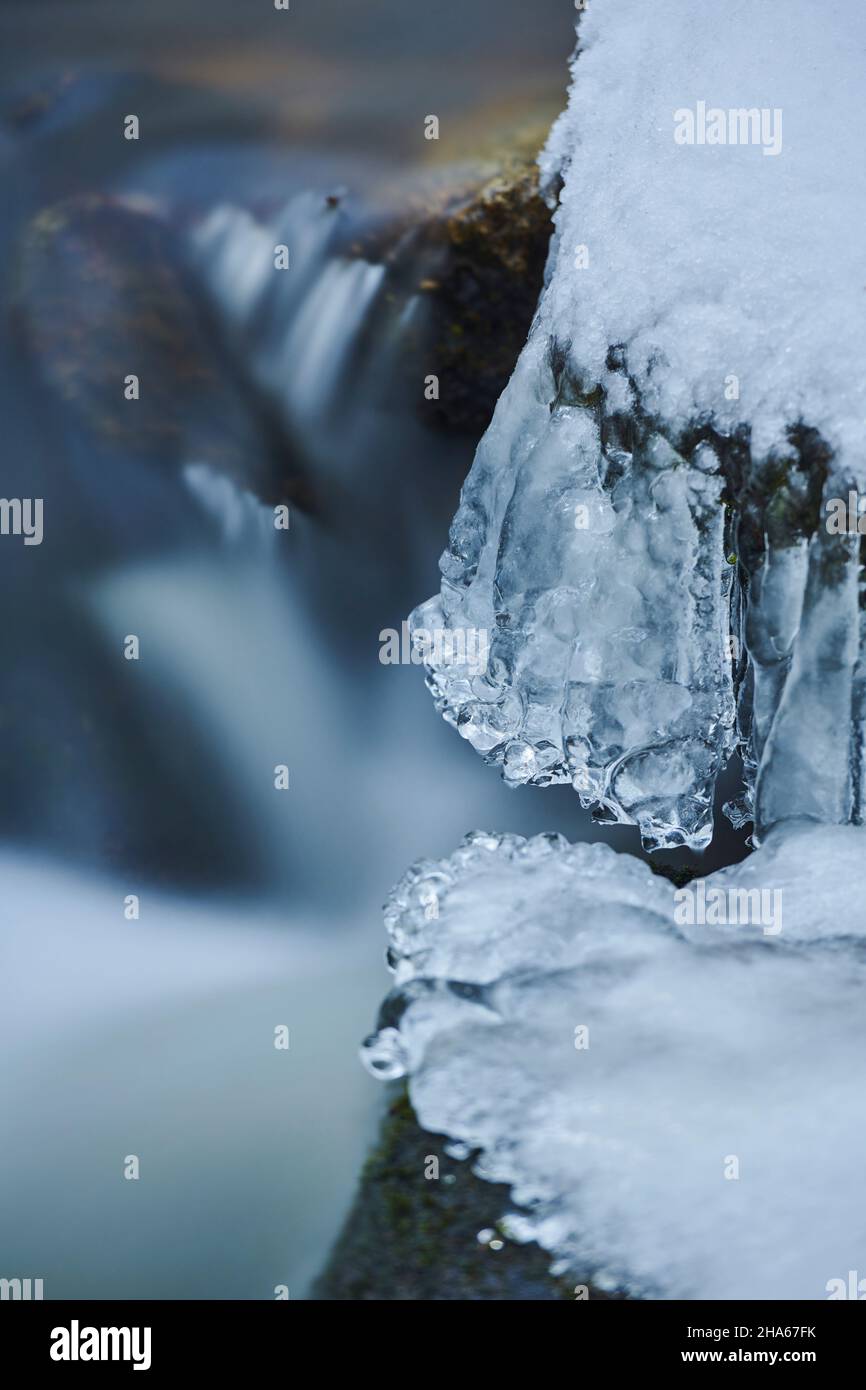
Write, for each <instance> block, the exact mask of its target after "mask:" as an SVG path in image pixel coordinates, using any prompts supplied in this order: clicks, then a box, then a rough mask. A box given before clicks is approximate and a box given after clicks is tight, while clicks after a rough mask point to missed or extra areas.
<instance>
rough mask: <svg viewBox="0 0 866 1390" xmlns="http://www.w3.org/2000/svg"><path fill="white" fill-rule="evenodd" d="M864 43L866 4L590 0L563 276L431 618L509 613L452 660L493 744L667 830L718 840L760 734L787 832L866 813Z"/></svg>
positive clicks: (754, 781) (441, 621)
mask: <svg viewBox="0 0 866 1390" xmlns="http://www.w3.org/2000/svg"><path fill="white" fill-rule="evenodd" d="M864 52H866V12H864V10H863V8H862V6H860V5H858V4H856V3H854V0H835V3H830V4H828V5H826V6H824V7H822V10H821V13H820V19H819V18H818V15H817V12H816V11H815V8H814V5H812V4H810V3H806V0H793V3H791V0H763V3H762V4H760V5H755V4H753V3H749V0H733V3H731V4H726V5H724V6H717V7H711V6H706V5H696V4H695V3H694V0H657V3H654V4H651V5H650V4H647V3H646V0H615V3H614V0H594V3H593V4H592V5H590V6H589V8H588V9H587V11H586V12H585V13H584V14H583V15H582V17H581V23H580V43H579V47H578V51H577V54H576V56H575V61H574V69H573V70H574V82H573V85H572V89H571V96H570V101H569V105H568V109H567V111H566V112H565V113H564V114H563V115H562V116H561V117H560V119H559V120H558V121H557V123H556V125H555V126H554V129H553V131H552V133H551V137H550V140H549V143H548V147H547V149H546V151H545V152H544V154H543V156H542V170H543V174H544V178H545V181H546V184H547V187H548V188H549V189H550V190H551V196H553V195H554V191H555V190H557V189H558V187H559V185H560V184H561V192H560V193H559V206H558V210H557V212H556V235H555V240H554V245H553V248H552V251H551V259H550V267H549V276H548V282H547V287H546V290H545V292H544V294H543V296H542V299H541V303H540V305H539V310H538V314H537V317H536V320H535V323H534V326H533V329H532V332H531V334H530V337H529V341H528V342H527V345H526V348H525V350H524V352H523V354H522V356H521V359H520V361H519V363H518V366H517V368H516V370H515V372H514V375H513V377H512V380H511V382H510V384H509V386H508V388H507V390H506V391H505V393H504V394H503V396H502V398H501V400H500V402H499V405H498V408H497V411H496V414H495V416H494V419H493V421H492V423H491V425H490V428H489V430H488V432H487V434H486V435H485V437H484V439H483V440H482V442H481V445H480V447H479V450H478V454H477V457H476V461H475V464H474V466H473V469H472V471H471V473H470V475H469V477H468V479H467V482H466V485H465V487H464V489H463V494H462V497H461V502H460V508H459V510H458V512H457V515H456V517H455V519H454V523H453V526H452V530H451V537H450V544H449V547H448V549H447V550H446V552H445V554H444V556H443V559H442V576H443V578H442V587H441V594H440V595H438V596H437V597H436V598H435V599H433V600H431V601H430V603H428V604H425V605H423V606H422V607H421V608H420V609H418V610H417V611H416V614H415V615H414V619H413V622H414V626H415V628H416V630H417V631H418V633H419V638H418V640H419V642H420V643H421V645H422V646H423V645H424V643H425V640H426V639H425V634H430V633H433V634H435V633H436V632H438V631H439V630H440V629H442V628H443V627H444V628H448V629H451V630H453V631H454V632H455V633H456V634H457V636H458V637H459V634H460V632H462V631H470V632H475V633H478V632H484V633H486V634H488V637H489V640H488V643H487V647H488V651H489V658H488V661H487V665H486V669H485V670H483V671H480V670H479V669H478V668H477V664H476V665H475V666H471V665H467V664H466V663H465V662H463V663H461V662H460V661H459V660H455V659H454V658H453V656H452V657H451V659H449V660H448V661H446V662H445V663H442V662H437V661H436V656H435V653H434V654H433V655H431V659H430V661H429V663H428V666H429V675H430V683H431V688H432V690H433V693H434V696H435V698H436V700H437V704H438V706H439V708H440V709H441V710H442V712H443V714H444V715H445V717H446V719H448V720H449V721H451V722H453V723H454V724H455V725H456V727H457V728H458V730H459V732H460V733H461V734H462V735H463V737H464V738H466V739H468V740H469V741H470V743H472V744H473V746H474V747H475V748H476V749H478V751H479V752H481V753H482V755H483V756H484V757H485V758H487V759H488V760H489V761H491V762H495V763H497V764H500V765H501V767H502V770H503V773H504V775H505V777H506V778H507V779H508V780H509V781H511V782H512V783H514V784H520V783H526V782H532V783H535V784H537V785H546V784H548V783H550V782H555V781H559V782H561V781H570V782H572V784H573V785H574V787H575V790H576V791H578V792H579V794H580V795H581V798H582V799H583V800H584V802H585V803H586V804H587V805H596V806H601V807H602V808H603V810H604V813H605V814H607V816H608V817H609V818H611V819H614V820H621V821H626V822H636V823H638V824H639V825H640V826H641V830H642V833H643V835H644V839H645V842H646V843H647V845H648V846H649V847H650V848H653V847H658V846H673V845H677V844H687V845H690V846H691V847H692V848H695V849H700V848H702V847H703V846H704V845H706V844H707V842H708V841H709V838H710V836H711V834H712V802H713V788H714V783H715V778H716V775H717V773H718V771H719V770H720V768H721V766H722V765H723V764H724V762H725V761H726V760H727V758H728V757H729V755H730V753H731V751H732V749H733V747H734V746H735V745H736V744H737V743H739V745H740V748H741V751H742V753H743V756H744V762H745V765H746V772H747V786H746V788H745V790H744V797H743V799H742V800H741V801H740V802H739V803H738V804H736V805H734V806H732V807H731V808H730V812H731V816H732V819H734V821H735V823H738V822H742V821H743V820H744V819H749V818H751V816H752V811H753V809H754V810H755V811H756V814H755V820H756V831H757V835H758V838H759V839H760V836H761V835H762V834H763V832H764V831H765V830H766V829H767V828H768V827H769V826H771V825H773V824H775V823H776V822H777V821H778V820H780V819H782V818H783V817H784V816H785V815H786V814H791V813H792V810H795V812H796V813H799V814H802V815H806V816H809V817H812V818H814V819H816V820H818V821H822V822H845V821H849V820H859V818H860V805H861V800H862V790H863V778H864V769H863V759H862V741H863V710H862V705H863V679H862V671H861V668H860V657H859V652H860V637H861V632H860V628H861V620H860V579H859V550H860V542H859V538H858V537H857V536H856V535H851V534H849V533H842V534H838V533H837V532H836V531H833V530H832V529H831V528H828V525H827V522H828V521H829V520H830V516H829V515H828V512H832V508H833V507H834V505H835V504H834V501H833V499H837V498H846V499H847V497H848V494H849V492H850V491H851V490H852V489H853V490H854V491H855V492H857V493H858V496H859V493H861V492H862V491H863V490H864V485H866V484H864V477H866V463H864V451H863V431H864V420H866V242H864V239H863V236H862V228H863V226H864V214H866V180H864V179H863V178H862V177H861V175H860V172H859V171H860V169H861V168H862V152H863V150H864V148H866V109H864V104H863V102H862V71H863V66H862V65H863V61H864ZM864 525H866V521H864ZM441 649H442V643H441V641H440V643H439V648H438V650H439V651H441ZM446 650H457V651H459V642H457V643H454V644H452V648H450V649H449V648H448V645H447V644H446ZM737 702H738V704H739V711H738V717H737V712H736V705H737ZM807 729H808V737H805V738H804V737H803V734H804V731H805V730H807Z"/></svg>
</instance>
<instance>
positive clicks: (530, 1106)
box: [364, 823, 866, 1298]
mask: <svg viewBox="0 0 866 1390" xmlns="http://www.w3.org/2000/svg"><path fill="white" fill-rule="evenodd" d="M703 883H704V894H705V897H706V895H708V894H709V890H711V889H715V890H719V891H720V892H721V893H722V894H723V895H724V897H725V899H726V900H727V901H731V900H732V899H731V894H736V892H737V890H750V889H751V890H754V889H764V890H765V892H767V893H769V892H771V891H775V892H778V893H780V894H781V899H780V900H779V899H776V900H775V901H776V903H777V904H780V907H781V911H780V913H779V917H780V925H781V930H780V931H779V932H778V933H776V932H775V931H771V932H769V933H768V932H767V931H766V930H765V925H766V924H765V925H762V924H761V923H759V922H755V921H748V922H746V923H744V924H743V925H719V926H713V925H703V926H702V925H700V924H695V925H688V924H687V925H680V924H678V922H677V921H676V914H677V913H678V912H679V914H680V915H682V894H683V893H688V892H689V891H694V886H693V885H692V886H691V889H686V890H676V889H675V888H674V886H673V885H672V884H670V883H668V882H667V881H666V880H664V879H662V878H660V877H657V876H655V875H654V874H652V872H651V871H650V870H649V869H648V867H647V866H646V865H645V864H643V863H642V862H641V861H639V860H637V859H634V858H633V857H630V856H627V855H617V854H616V853H615V852H614V851H613V850H611V849H610V848H608V847H607V846H605V845H599V844H595V845H585V844H579V845H570V844H568V842H567V841H565V840H563V839H562V837H561V836H556V835H550V836H538V837H535V838H533V839H531V840H523V839H522V838H520V837H518V836H511V835H490V834H485V833H481V832H479V833H476V834H473V835H470V836H468V837H467V838H466V840H465V841H464V843H463V845H462V846H461V847H460V848H459V849H458V850H457V851H456V852H455V853H454V854H453V855H451V856H450V857H449V858H447V859H445V860H442V861H438V862H437V861H425V862H423V863H421V864H419V865H416V866H414V867H413V868H412V869H411V870H410V871H409V873H408V874H407V875H406V876H405V877H404V879H403V880H402V881H401V883H400V884H399V885H398V887H397V888H396V889H395V890H394V893H393V894H392V895H391V898H390V899H389V902H388V905H387V911H386V921H387V925H388V934H389V939H390V953H389V959H390V965H391V969H392V970H393V972H394V978H395V988H394V990H393V991H392V994H391V995H390V996H389V998H388V999H387V1000H386V1002H385V1004H384V1006H383V1010H382V1015H381V1019H380V1028H379V1031H378V1032H377V1034H375V1035H374V1036H373V1037H372V1038H371V1039H369V1040H368V1042H367V1044H366V1045H365V1049H364V1056H365V1062H366V1065H367V1066H368V1068H369V1069H370V1070H371V1071H372V1072H373V1073H374V1074H375V1075H379V1076H380V1077H395V1076H400V1075H404V1074H408V1075H409V1078H410V1095H411V1099H412V1104H413V1106H414V1108H415V1111H416V1113H417V1115H418V1118H419V1121H420V1123H421V1124H422V1125H423V1126H424V1127H425V1128H426V1129H428V1130H430V1131H432V1132H434V1133H446V1134H448V1135H449V1136H451V1138H452V1139H455V1140H457V1141H459V1142H461V1143H463V1144H465V1145H467V1146H468V1147H469V1148H470V1149H471V1150H473V1151H476V1152H477V1154H478V1157H477V1160H476V1165H477V1171H478V1172H479V1173H480V1175H481V1176H483V1177H487V1178H489V1179H490V1180H492V1181H497V1182H506V1183H508V1184H509V1185H510V1186H511V1189H512V1195H513V1198H514V1201H515V1203H516V1204H517V1206H518V1207H519V1209H520V1211H519V1214H517V1215H514V1216H513V1217H512V1219H511V1221H510V1222H508V1221H506V1228H507V1229H509V1230H510V1231H511V1233H512V1238H513V1239H519V1240H527V1239H535V1240H537V1241H538V1242H539V1243H540V1244H541V1245H542V1246H543V1247H544V1248H546V1249H547V1250H549V1251H550V1253H551V1255H552V1257H553V1258H554V1259H555V1261H556V1266H555V1267H556V1268H557V1269H558V1270H560V1271H561V1270H562V1269H563V1268H569V1269H571V1270H572V1271H573V1272H574V1274H575V1277H576V1278H583V1279H585V1278H590V1277H591V1278H592V1279H593V1281H594V1282H595V1283H596V1284H597V1285H598V1286H599V1287H602V1288H605V1289H620V1290H623V1291H625V1292H628V1293H630V1294H631V1295H632V1296H644V1297H647V1296H648V1297H663V1298H676V1297H679V1298H735V1297H742V1298H821V1297H826V1293H825V1286H826V1284H827V1281H829V1280H830V1279H832V1278H835V1277H844V1276H845V1273H846V1271H847V1270H848V1269H854V1268H857V1267H858V1261H859V1262H860V1264H861V1265H862V1251H863V1248H864V1243H866V1212H864V1208H863V1204H862V1202H860V1201H859V1199H858V1198H859V1192H860V1189H861V1186H862V1171H863V1164H864V1159H866V1122H864V1119H863V1115H862V1096H863V1091H864V1082H866V1047H864V1044H866V1016H864V1014H863V1011H862V1008H861V1007H860V1001H861V997H862V989H863V984H864V970H866V949H864V947H866V940H864V939H866V832H864V831H863V830H861V829H858V828H853V827H836V828H830V827H815V826H809V825H805V824H802V823H792V824H791V825H789V826H788V827H786V828H784V829H782V830H777V831H774V832H773V833H772V834H771V835H770V836H769V837H768V839H767V842H766V844H765V845H764V846H763V847H762V848H761V849H760V850H759V851H757V852H756V853H755V854H754V855H752V856H751V857H750V858H749V859H747V860H746V861H744V863H742V864H740V865H737V866H736V867H735V868H732V869H725V870H722V871H721V872H719V873H717V874H714V875H711V876H710V877H709V878H707V879H706V880H703ZM678 892H679V894H680V896H679V898H677V896H676V895H677V893H678ZM710 901H712V898H710ZM579 1028H580V1029H586V1031H587V1038H588V1043H587V1045H586V1046H585V1047H583V1048H582V1049H578V1047H577V1046H576V1036H577V1035H576V1030H577V1029H579ZM734 1160H735V1164H734V1163H733V1162H732V1161H734ZM734 1166H735V1167H736V1168H737V1170H738V1172H737V1176H736V1177H731V1176H730V1174H731V1172H732V1171H733V1167H734Z"/></svg>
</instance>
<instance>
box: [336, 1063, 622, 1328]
mask: <svg viewBox="0 0 866 1390" xmlns="http://www.w3.org/2000/svg"><path fill="white" fill-rule="evenodd" d="M446 1142H447V1141H446V1140H445V1139H444V1138H442V1137H441V1136H437V1135H431V1134H428V1133H427V1132H426V1131H424V1130H422V1129H421V1128H420V1126H419V1124H418V1122H417V1120H416V1118H415V1113H414V1111H413V1109H412V1106H411V1104H410V1102H409V1099H408V1097H407V1095H406V1092H405V1089H403V1088H402V1087H401V1088H400V1089H399V1090H398V1091H397V1093H396V1094H395V1096H394V1097H393V1099H392V1101H391V1103H390V1106H389V1109H388V1112H387V1115H386V1117H385V1120H384V1123H383V1126H382V1133H381V1136H380V1140H379V1143H378V1145H377V1147H376V1148H375V1150H374V1151H373V1153H372V1154H371V1155H370V1157H369V1158H368V1160H367V1162H366V1164H365V1167H364V1170H363V1172H362V1175H361V1181H360V1187H359V1191H358V1194H357V1197H356V1199H355V1202H354V1205H353V1207H352V1210H351V1212H350V1213H349V1217H348V1219H347V1221H346V1224H345V1226H344V1228H343V1231H342V1234H341V1235H340V1237H339V1239H338V1240H337V1243H336V1245H335V1247H334V1250H333V1251H332V1253H331V1256H330V1258H329V1260H328V1263H327V1265H326V1267H325V1269H324V1270H323V1272H322V1274H321V1275H320V1276H319V1278H318V1280H317V1281H316V1283H315V1285H314V1287H313V1290H312V1293H311V1297H312V1298H314V1299H324V1300H342V1301H355V1300H359V1301H365V1300H368V1301H369V1300H373V1301H375V1300H382V1301H390V1300H395V1301H406V1300H413V1301H414V1300H421V1301H422V1302H423V1301H436V1302H438V1301H441V1300H469V1301H481V1300H485V1301H486V1300H491V1301H496V1300H500V1299H504V1300H532V1301H541V1300H547V1299H553V1300H554V1301H559V1302H561V1301H563V1300H569V1301H572V1300H574V1299H575V1296H576V1295H575V1286H576V1283H577V1281H576V1280H574V1279H571V1278H569V1279H564V1278H554V1277H553V1276H552V1275H551V1274H550V1272H549V1268H550V1263H551V1257H550V1256H549V1255H548V1254H547V1253H546V1252H545V1251H543V1250H542V1249H541V1248H540V1247H539V1246H537V1245H535V1244H528V1245H517V1244H515V1243H513V1242H512V1241H510V1240H508V1239H507V1238H506V1237H505V1236H504V1235H503V1234H502V1233H501V1232H500V1231H499V1230H498V1228H497V1223H498V1222H499V1221H500V1220H501V1218H502V1216H503V1214H504V1213H505V1212H506V1211H509V1210H514V1203H513V1201H512V1200H511V1197H510V1195H509V1192H508V1189H507V1188H506V1187H504V1186H502V1185H501V1184H496V1183H488V1182H483V1181H482V1180H481V1179H480V1178H477V1177H476V1176H475V1174H474V1173H473V1172H472V1168H471V1160H470V1159H463V1160H456V1159H453V1158H450V1157H449V1156H448V1154H447V1153H446V1152H445V1143H446ZM431 1159H436V1160H437V1162H438V1171H439V1177H438V1178H430V1177H425V1171H426V1172H430V1170H431V1167H432V1166H433V1165H432V1164H431ZM485 1229H492V1230H494V1231H495V1232H496V1238H497V1241H499V1240H501V1241H502V1248H501V1249H496V1248H491V1246H490V1245H489V1244H486V1243H485V1244H482V1243H480V1242H479V1240H478V1233H479V1231H482V1230H485ZM588 1295H589V1297H590V1298H609V1297H610V1295H608V1294H604V1293H602V1292H600V1291H599V1290H596V1289H594V1288H592V1287H591V1286H589V1287H588Z"/></svg>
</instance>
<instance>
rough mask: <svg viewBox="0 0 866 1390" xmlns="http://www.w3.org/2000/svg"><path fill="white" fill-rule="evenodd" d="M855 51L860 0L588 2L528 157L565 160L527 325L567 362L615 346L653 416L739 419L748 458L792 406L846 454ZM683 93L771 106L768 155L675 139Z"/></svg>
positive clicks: (859, 258) (858, 346)
mask: <svg viewBox="0 0 866 1390" xmlns="http://www.w3.org/2000/svg"><path fill="white" fill-rule="evenodd" d="M864 64H866V9H864V6H863V5H862V4H861V3H859V0H826V2H825V3H824V4H822V5H821V6H820V7H816V6H815V5H814V4H812V3H807V0H761V3H760V4H755V3H754V2H753V0H729V3H726V4H724V5H715V6H711V5H700V4H695V3H694V0H657V3H654V4H647V3H646V2H645V0H593V3H592V4H591V5H589V7H588V8H587V10H586V12H585V13H584V14H583V16H582V17H581V23H580V55H579V57H578V59H577V62H576V64H575V68H574V77H575V81H574V83H573V86H572V90H571V96H570V101H569V106H568V110H567V112H566V113H565V114H564V115H563V116H562V117H561V118H560V120H559V121H558V122H557V124H556V125H555V127H554V130H553V132H552V135H551V139H550V142H549V145H548V149H547V151H546V153H545V155H544V157H543V161H542V165H543V169H544V172H545V173H546V175H547V176H548V177H549V176H550V174H551V172H552V170H553V169H554V168H555V167H557V166H560V165H563V166H565V169H566V176H565V187H564V190H563V193H562V197H561V201H560V208H559V211H558V213H557V218H556V223H557V232H558V236H559V255H558V260H557V265H556V272H555V274H554V276H553V280H552V283H551V285H550V288H549V291H548V294H547V296H546V299H545V301H544V304H543V307H542V318H543V322H544V326H543V331H545V332H552V333H553V334H555V335H556V336H557V337H558V338H559V339H560V340H561V341H563V342H568V341H570V342H571V343H572V358H573V361H574V364H575V366H576V367H577V368H578V369H579V371H580V373H581V375H582V376H584V377H587V378H591V379H594V380H597V381H601V380H603V379H604V377H605V374H606V373H605V359H606V356H607V352H608V348H609V346H610V345H611V344H613V343H622V344H626V345H627V348H628V365H629V370H630V372H631V373H632V375H633V376H634V377H635V378H636V380H637V381H638V383H639V386H640V389H641V394H642V397H643V400H644V404H645V405H646V406H647V407H648V408H649V409H651V410H653V411H654V412H656V413H657V414H658V415H660V416H661V417H663V418H664V419H666V420H671V421H677V420H678V421H681V422H685V421H687V420H690V419H694V418H695V417H696V416H699V415H702V414H705V413H706V414H708V415H711V416H712V418H713V419H714V420H715V421H716V423H717V424H718V425H719V426H721V427H728V428H730V427H733V426H735V425H737V424H740V423H743V422H747V423H748V424H750V425H751V427H752V430H753V446H754V449H755V452H757V453H759V454H764V453H767V452H768V451H769V450H770V449H771V448H772V446H773V445H775V444H778V443H780V442H782V440H783V439H784V431H785V428H786V427H787V426H788V425H790V424H791V423H793V422H795V421H796V420H797V419H800V418H802V419H804V420H806V421H807V422H808V423H809V424H811V425H813V426H814V427H815V428H817V429H819V430H820V431H821V433H822V434H823V435H824V436H825V438H826V439H827V440H828V441H829V442H830V443H831V444H832V445H833V447H834V448H835V449H836V450H837V451H838V452H839V453H840V454H841V455H843V456H844V458H845V459H846V460H847V461H848V462H849V463H853V464H855V465H857V466H858V467H861V468H862V467H863V449H862V437H863V426H864V418H866V242H864V238H863V235H862V229H863V226H864V221H866V179H864V176H863V169H864V149H866V104H864V102H863V72H864ZM699 103H704V104H705V106H706V109H707V111H711V110H713V109H720V110H722V111H724V112H725V113H727V112H729V111H730V110H736V109H746V110H750V109H757V110H758V111H759V112H766V113H769V114H770V115H771V116H772V115H773V113H776V112H778V113H781V114H780V116H779V118H778V123H779V125H780V129H781V149H780V150H779V152H778V154H771V155H768V154H765V152H764V147H763V144H762V143H757V144H704V145H698V144H694V145H684V144H679V143H677V142H676V140H675V131H676V129H677V124H678V122H677V119H676V113H677V112H679V111H682V110H685V109H690V110H692V111H693V112H695V113H697V111H698V106H699ZM581 245H584V246H586V247H587V249H588V252H589V267H588V268H587V269H586V270H582V271H573V270H572V268H571V267H572V262H573V252H574V251H575V248H577V247H578V246H581ZM732 374H733V375H736V376H737V377H738V378H739V389H740V398H739V400H734V399H731V400H727V399H726V398H725V383H726V378H727V377H729V376H730V375H732Z"/></svg>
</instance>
